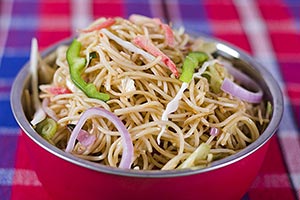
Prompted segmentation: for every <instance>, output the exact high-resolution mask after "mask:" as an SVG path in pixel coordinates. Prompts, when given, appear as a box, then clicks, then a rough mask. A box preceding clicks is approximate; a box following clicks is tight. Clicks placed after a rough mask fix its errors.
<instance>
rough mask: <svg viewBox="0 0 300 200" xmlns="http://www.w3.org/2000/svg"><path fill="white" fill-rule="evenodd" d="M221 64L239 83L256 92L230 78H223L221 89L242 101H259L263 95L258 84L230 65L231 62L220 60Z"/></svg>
mask: <svg viewBox="0 0 300 200" xmlns="http://www.w3.org/2000/svg"><path fill="white" fill-rule="evenodd" d="M222 64H223V66H224V67H225V68H226V69H227V70H228V72H229V73H230V74H232V76H233V77H234V78H235V79H236V80H237V81H239V82H240V84H242V85H244V86H246V87H249V88H251V89H253V90H255V91H256V92H252V91H250V90H248V89H246V88H244V87H242V86H241V85H238V84H236V83H235V82H233V81H232V80H230V79H228V78H225V79H224V81H223V83H222V85H221V89H222V90H223V91H224V92H226V93H229V94H230V95H232V96H234V97H237V98H239V99H242V100H244V101H247V102H250V103H259V102H260V101H261V99H262V97H263V92H262V89H261V88H260V86H259V85H258V84H257V83H256V82H255V81H254V80H252V79H251V78H249V77H248V76H247V75H246V74H244V73H243V72H241V71H240V70H238V69H236V68H235V67H233V66H232V64H231V63H229V62H226V61H222Z"/></svg>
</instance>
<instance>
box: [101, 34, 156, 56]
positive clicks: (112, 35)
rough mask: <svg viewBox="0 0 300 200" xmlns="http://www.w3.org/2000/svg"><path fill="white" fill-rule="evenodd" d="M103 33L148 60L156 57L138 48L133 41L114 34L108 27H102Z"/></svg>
mask: <svg viewBox="0 0 300 200" xmlns="http://www.w3.org/2000/svg"><path fill="white" fill-rule="evenodd" d="M101 32H102V33H104V34H105V35H106V36H107V37H109V38H110V39H112V40H113V41H115V42H116V43H118V44H119V45H121V46H122V47H124V48H125V49H127V50H129V51H131V52H134V53H136V54H140V55H142V56H144V57H145V58H146V59H148V60H151V61H152V60H154V59H155V57H154V56H152V55H151V54H149V53H147V52H146V51H144V50H142V49H140V48H137V47H136V46H134V45H133V44H132V43H131V42H128V41H125V40H122V39H121V38H119V37H118V36H116V35H114V34H113V33H111V32H110V31H109V30H107V29H102V30H101Z"/></svg>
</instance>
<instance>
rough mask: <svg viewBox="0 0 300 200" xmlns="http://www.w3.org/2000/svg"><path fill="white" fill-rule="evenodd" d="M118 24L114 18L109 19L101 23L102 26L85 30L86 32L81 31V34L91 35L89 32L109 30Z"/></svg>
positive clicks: (98, 25)
mask: <svg viewBox="0 0 300 200" xmlns="http://www.w3.org/2000/svg"><path fill="white" fill-rule="evenodd" d="M115 23H116V20H115V19H114V18H108V19H107V20H105V21H104V22H102V23H100V24H97V25H95V26H93V27H91V28H88V29H84V30H81V32H83V33H89V32H92V31H98V30H100V29H103V28H108V27H110V26H112V25H114V24H115Z"/></svg>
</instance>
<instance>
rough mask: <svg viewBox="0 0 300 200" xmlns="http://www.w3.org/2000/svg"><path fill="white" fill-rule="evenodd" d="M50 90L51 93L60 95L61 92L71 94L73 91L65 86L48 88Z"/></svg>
mask: <svg viewBox="0 0 300 200" xmlns="http://www.w3.org/2000/svg"><path fill="white" fill-rule="evenodd" d="M48 91H49V92H50V93H51V94H54V95H59V94H70V93H72V92H71V91H70V90H69V89H68V88H65V87H59V86H57V87H55V86H54V87H51V88H49V89H48Z"/></svg>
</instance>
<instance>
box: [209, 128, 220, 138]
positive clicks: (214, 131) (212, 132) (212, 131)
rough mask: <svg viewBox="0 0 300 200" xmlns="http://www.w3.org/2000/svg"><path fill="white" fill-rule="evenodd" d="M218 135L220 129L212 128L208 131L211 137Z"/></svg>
mask: <svg viewBox="0 0 300 200" xmlns="http://www.w3.org/2000/svg"><path fill="white" fill-rule="evenodd" d="M219 133H220V129H219V128H216V127H212V128H211V129H210V131H209V134H210V135H211V136H217V135H219Z"/></svg>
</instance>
